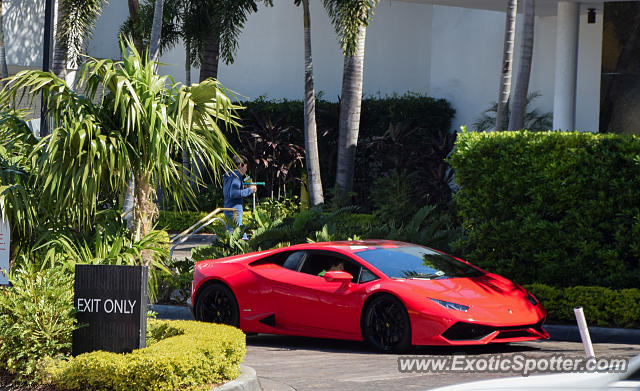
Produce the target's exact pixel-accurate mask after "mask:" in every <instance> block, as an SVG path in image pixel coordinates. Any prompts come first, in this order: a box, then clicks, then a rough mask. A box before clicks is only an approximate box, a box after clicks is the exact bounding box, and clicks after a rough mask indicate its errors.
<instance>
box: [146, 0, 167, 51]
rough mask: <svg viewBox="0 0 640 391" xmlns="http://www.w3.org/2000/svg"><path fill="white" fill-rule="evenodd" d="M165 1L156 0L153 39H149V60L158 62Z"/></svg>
mask: <svg viewBox="0 0 640 391" xmlns="http://www.w3.org/2000/svg"><path fill="white" fill-rule="evenodd" d="M163 5H164V1H163V0H156V3H155V7H153V24H152V27H151V37H150V38H149V59H150V60H151V61H154V62H156V63H157V62H158V59H159V58H160V37H161V36H162V7H163Z"/></svg>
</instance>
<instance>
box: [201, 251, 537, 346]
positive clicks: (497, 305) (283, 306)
mask: <svg viewBox="0 0 640 391" xmlns="http://www.w3.org/2000/svg"><path fill="white" fill-rule="evenodd" d="M191 303H192V310H193V313H194V316H195V318H196V319H197V320H200V321H206V322H215V323H224V324H230V325H234V326H237V327H239V328H240V329H242V330H243V331H244V332H246V333H267V334H286V335H298V336H309V337H319V338H336V339H345V340H359V341H365V342H367V343H369V344H370V345H372V346H373V347H374V348H376V349H378V350H381V351H403V350H406V349H407V348H409V347H410V346H411V345H480V344H488V343H497V342H499V343H504V342H516V341H528V340H534V339H540V338H548V334H547V332H546V331H545V330H544V329H543V327H542V325H543V323H544V320H545V317H546V311H545V309H544V308H543V306H542V305H541V304H540V302H539V301H538V299H537V298H536V297H534V296H533V295H532V294H531V293H529V292H527V291H526V290H525V289H523V288H522V287H520V286H519V285H517V284H515V283H513V282H511V281H509V280H508V279H506V278H504V277H501V276H499V275H496V274H492V273H489V272H486V271H484V270H482V269H480V268H478V267H476V266H473V265H471V264H470V263H468V262H465V261H463V260H461V259H458V258H455V257H453V256H451V255H447V254H445V253H443V252H441V251H438V250H434V249H431V248H427V247H423V246H419V245H415V244H409V243H402V242H395V241H388V240H364V241H349V242H346V241H345V242H326V243H308V244H300V245H295V246H290V247H285V248H278V249H272V250H267V251H261V252H255V253H250V254H243V255H237V256H233V257H227V258H221V259H211V260H205V261H201V262H199V263H197V264H196V265H195V267H194V273H193V282H192V286H191Z"/></svg>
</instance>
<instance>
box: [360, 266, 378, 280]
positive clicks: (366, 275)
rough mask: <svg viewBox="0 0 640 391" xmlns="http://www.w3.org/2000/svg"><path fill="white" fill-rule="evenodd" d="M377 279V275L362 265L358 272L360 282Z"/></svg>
mask: <svg viewBox="0 0 640 391" xmlns="http://www.w3.org/2000/svg"><path fill="white" fill-rule="evenodd" d="M377 279H378V276H376V275H375V274H373V272H372V271H370V270H369V269H366V268H364V267H363V268H362V271H361V272H360V284H364V283H365V282H370V281H373V280H377Z"/></svg>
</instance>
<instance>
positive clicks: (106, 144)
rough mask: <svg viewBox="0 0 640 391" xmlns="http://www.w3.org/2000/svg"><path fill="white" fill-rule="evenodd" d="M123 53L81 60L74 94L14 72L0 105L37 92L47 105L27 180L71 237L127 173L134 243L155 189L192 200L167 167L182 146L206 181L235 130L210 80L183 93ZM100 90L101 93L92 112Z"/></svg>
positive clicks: (229, 106)
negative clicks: (48, 124)
mask: <svg viewBox="0 0 640 391" xmlns="http://www.w3.org/2000/svg"><path fill="white" fill-rule="evenodd" d="M128 45H129V47H128V50H127V48H125V45H124V43H122V44H121V50H122V57H123V61H122V62H114V61H112V60H95V59H90V60H88V61H87V62H86V63H85V64H84V65H83V66H82V68H81V71H80V76H79V85H82V86H84V91H83V94H82V95H80V94H79V93H76V92H75V91H74V90H73V89H71V88H69V86H67V84H66V83H65V82H64V80H62V79H60V78H58V77H57V76H55V75H52V74H50V73H44V72H41V71H23V72H20V73H19V74H18V75H16V76H14V77H12V78H10V79H9V84H8V86H7V88H6V89H5V90H3V92H2V95H0V106H1V105H5V104H7V103H9V102H15V101H16V100H19V99H23V97H25V96H26V97H28V98H27V99H33V96H34V95H37V94H39V93H44V94H47V95H49V96H51V99H49V101H48V102H47V103H48V110H49V111H50V112H51V113H52V116H53V119H54V121H53V123H54V129H53V131H52V132H51V134H50V135H48V136H46V137H44V138H42V139H41V140H40V141H39V142H38V144H37V145H36V147H35V148H33V151H34V152H33V153H42V154H43V155H42V156H41V157H40V158H39V159H38V165H39V167H38V170H37V172H38V175H37V176H36V177H35V178H34V179H33V180H35V181H37V184H36V187H37V188H39V189H41V192H42V193H43V194H45V195H46V198H48V199H51V200H55V202H54V203H53V204H52V205H50V206H49V207H50V212H51V213H52V214H62V212H63V211H65V212H67V213H70V212H68V211H72V213H73V218H72V221H73V222H74V224H75V226H76V227H77V229H78V230H79V231H81V230H82V229H85V228H87V227H89V226H90V225H91V222H92V220H93V216H95V214H96V203H97V202H96V200H97V198H98V195H99V194H100V192H101V191H105V190H108V191H112V192H124V190H125V188H126V183H127V179H128V177H129V175H130V173H131V172H133V176H134V178H135V182H136V189H135V194H134V201H135V202H134V209H133V210H134V226H135V231H134V238H135V240H138V239H140V238H141V237H143V236H145V235H146V234H148V233H149V232H150V230H151V228H152V226H153V220H154V216H155V215H156V211H157V207H156V205H155V204H154V203H153V196H154V193H155V189H156V188H157V187H158V185H160V186H162V188H163V189H165V191H166V193H167V195H168V196H169V197H171V198H172V199H173V200H174V201H175V202H176V203H177V205H183V206H184V205H186V204H187V203H188V202H190V201H193V199H194V194H193V190H192V189H191V188H190V187H188V186H186V187H185V186H184V185H183V180H184V175H183V172H182V169H181V165H180V164H179V163H176V162H175V161H174V160H173V159H172V158H171V156H172V154H174V153H176V152H177V151H178V150H179V148H180V147H181V146H182V145H184V146H185V147H186V148H187V149H188V150H189V151H191V152H194V153H197V154H198V156H200V157H201V159H202V161H203V163H204V164H205V165H206V166H208V168H209V169H210V170H211V172H212V173H213V174H214V176H215V178H219V174H220V172H221V171H222V170H223V169H228V167H229V166H230V163H229V157H228V153H229V151H230V146H229V144H228V142H227V140H226V138H225V136H224V130H225V129H226V128H229V127H235V126H236V119H237V116H236V115H235V110H236V109H237V108H238V107H237V106H235V105H234V104H233V103H232V100H231V99H232V98H231V97H233V93H231V92H230V91H228V90H226V89H225V88H224V87H223V86H221V85H220V83H218V82H217V81H215V80H207V81H205V82H203V83H200V84H197V85H193V86H191V87H187V86H184V85H181V84H179V83H174V82H171V81H169V79H168V77H167V76H159V75H157V74H156V73H155V72H153V68H154V67H155V63H154V62H153V61H145V60H144V58H143V57H141V55H140V54H139V53H138V52H137V50H135V47H134V46H133V43H131V42H128ZM101 86H103V87H104V90H105V92H106V93H105V95H104V96H102V98H101V99H99V102H98V103H97V104H95V103H93V100H94V99H97V98H100V96H99V95H98V92H97V91H98V90H99V89H100V87H101ZM23 91H24V92H26V94H23ZM29 97H30V98H29ZM233 98H234V99H235V97H233ZM14 107H15V106H14ZM222 124H224V125H222ZM220 126H223V128H221V127H220ZM37 151H39V152H37ZM33 156H35V155H33ZM1 201H2V198H1V197H0V202H1ZM143 258H144V256H143ZM149 262H150V259H148V258H145V263H149Z"/></svg>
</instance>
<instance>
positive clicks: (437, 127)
mask: <svg viewBox="0 0 640 391" xmlns="http://www.w3.org/2000/svg"><path fill="white" fill-rule="evenodd" d="M242 104H243V105H244V106H245V107H246V110H243V111H242V112H241V113H240V114H241V116H242V121H241V123H242V129H244V130H255V129H256V128H257V129H260V128H262V127H264V124H262V122H261V121H256V118H264V119H268V120H270V121H271V127H274V125H273V124H276V126H275V127H276V128H277V127H281V128H282V129H287V132H288V133H289V136H288V137H290V140H288V142H292V143H294V144H297V145H299V146H304V134H303V131H302V130H303V129H304V104H303V102H302V101H301V100H286V99H284V100H269V99H267V98H264V97H262V98H259V99H256V100H254V101H248V102H242ZM339 114H340V104H339V103H337V102H329V101H327V100H325V99H323V98H322V97H321V96H319V97H318V99H317V100H316V120H317V123H318V149H319V154H320V169H321V174H322V175H321V176H322V182H323V185H324V189H325V194H326V195H327V194H328V193H330V191H329V190H330V189H332V188H333V186H334V183H335V175H336V162H337V145H338V123H339ZM454 114H455V110H454V109H453V108H452V107H451V104H450V103H449V102H447V101H446V100H444V99H435V98H431V97H428V96H423V95H420V94H415V93H410V92H408V93H405V94H402V95H399V94H394V95H390V96H368V97H364V98H363V99H362V110H361V116H360V130H359V135H358V153H357V154H356V162H355V165H356V169H355V174H354V175H355V177H354V189H353V191H354V193H355V202H356V204H357V205H359V206H360V207H362V208H363V210H365V211H367V210H368V209H370V206H371V200H370V192H371V184H372V183H373V182H374V181H375V180H376V179H379V178H381V177H384V176H386V175H388V174H389V172H390V171H391V170H393V169H398V170H402V169H407V170H410V171H412V172H413V171H415V173H416V174H417V178H416V180H415V183H414V186H423V187H424V184H431V182H434V174H435V176H437V173H438V172H439V170H440V168H439V167H437V165H438V164H437V162H439V163H440V164H443V160H444V157H445V156H447V155H448V153H449V151H450V145H449V144H450V143H448V142H446V141H443V137H444V138H446V137H447V136H448V135H449V131H450V130H451V120H452V119H453V116H454ZM449 137H451V136H449ZM230 141H231V143H232V144H233V146H234V148H235V149H236V151H238V153H241V154H244V155H245V156H247V157H249V158H251V156H252V151H251V150H250V149H248V148H247V145H246V144H245V145H243V144H242V143H241V142H240V141H239V139H236V138H230ZM447 147H448V148H449V149H448V150H446V151H442V149H443V148H444V149H447ZM438 179H439V178H438ZM257 180H266V179H265V178H257ZM442 182H443V181H442V180H438V181H435V184H436V185H435V188H433V187H434V186H430V187H431V188H429V189H428V190H429V191H430V192H433V193H438V194H439V193H442V191H443V188H446V189H448V186H444V185H446V183H444V184H443V183H442ZM298 186H299V184H298V183H291V184H289V185H287V189H289V190H294V191H293V194H299V190H298ZM267 188H268V186H267ZM259 191H260V189H259ZM423 193H425V191H423Z"/></svg>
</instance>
